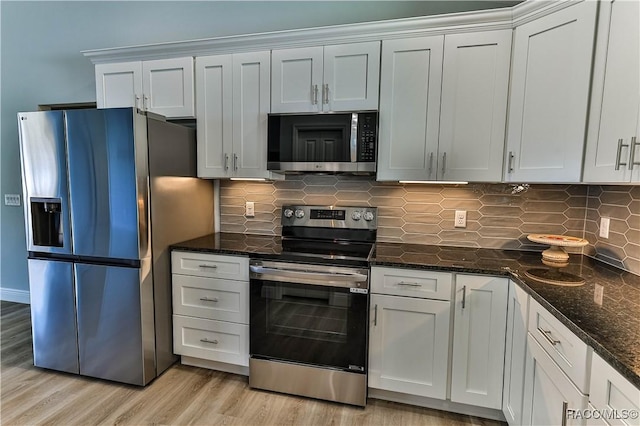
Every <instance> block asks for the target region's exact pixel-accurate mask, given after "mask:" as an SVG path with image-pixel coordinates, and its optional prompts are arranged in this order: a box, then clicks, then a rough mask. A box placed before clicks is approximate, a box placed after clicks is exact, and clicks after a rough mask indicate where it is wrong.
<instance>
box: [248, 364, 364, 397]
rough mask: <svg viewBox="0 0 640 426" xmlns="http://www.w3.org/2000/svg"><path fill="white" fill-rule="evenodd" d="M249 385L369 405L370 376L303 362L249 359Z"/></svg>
mask: <svg viewBox="0 0 640 426" xmlns="http://www.w3.org/2000/svg"><path fill="white" fill-rule="evenodd" d="M249 370H250V372H251V373H250V375H249V386H251V387H252V388H258V389H266V390H271V391H275V392H283V393H288V394H293V395H301V396H308V397H310V398H318V399H325V400H328V401H337V402H343V403H345V404H352V405H360V406H363V407H364V406H365V405H366V403H367V376H366V374H354V373H349V372H345V371H340V370H332V369H328V368H318V367H312V366H308V365H303V364H294V363H287V362H273V361H266V360H262V359H255V358H251V359H250V360H249Z"/></svg>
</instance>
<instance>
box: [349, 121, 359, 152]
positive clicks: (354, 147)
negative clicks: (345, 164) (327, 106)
mask: <svg viewBox="0 0 640 426" xmlns="http://www.w3.org/2000/svg"><path fill="white" fill-rule="evenodd" d="M350 141H351V143H350V146H351V162H352V163H355V162H357V161H358V113H355V112H354V113H352V114H351V139H350Z"/></svg>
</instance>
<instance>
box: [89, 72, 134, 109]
mask: <svg viewBox="0 0 640 426" xmlns="http://www.w3.org/2000/svg"><path fill="white" fill-rule="evenodd" d="M141 100H142V62H140V61H136V62H121V63H115V64H98V65H96V104H97V106H98V108H121V107H122V108H123V107H136V108H142V102H141Z"/></svg>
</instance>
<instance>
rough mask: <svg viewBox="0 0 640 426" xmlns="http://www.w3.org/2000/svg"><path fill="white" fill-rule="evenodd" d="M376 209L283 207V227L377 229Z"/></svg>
mask: <svg viewBox="0 0 640 426" xmlns="http://www.w3.org/2000/svg"><path fill="white" fill-rule="evenodd" d="M377 219H378V209H377V208H376V207H343V206H282V226H308V227H325V228H350V229H377V227H378V223H377V222H378V220H377Z"/></svg>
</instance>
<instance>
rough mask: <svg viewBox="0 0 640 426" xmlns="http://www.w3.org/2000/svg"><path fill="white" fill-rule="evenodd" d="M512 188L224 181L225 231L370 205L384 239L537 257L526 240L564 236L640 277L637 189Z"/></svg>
mask: <svg viewBox="0 0 640 426" xmlns="http://www.w3.org/2000/svg"><path fill="white" fill-rule="evenodd" d="M513 190H514V185H510V184H470V185H456V186H450V185H412V184H406V185H402V184H394V183H382V182H376V181H374V180H371V179H370V178H366V177H358V176H330V175H297V176H296V175H294V176H287V179H286V180H284V181H277V182H265V183H262V182H250V181H221V183H220V216H221V217H220V230H221V231H223V232H239V233H249V234H265V235H280V233H281V229H280V211H281V206H283V205H286V204H307V205H343V206H347V205H348V206H373V207H377V208H378V240H379V241H385V242H405V243H417V244H437V245H446V246H465V247H481V248H499V249H519V250H536V251H539V250H542V249H544V248H545V247H543V246H540V245H539V244H535V243H532V242H530V241H529V240H527V235H528V234H531V233H552V234H566V235H572V236H577V237H584V238H587V239H588V240H589V242H590V245H589V246H587V247H585V249H584V253H585V254H589V255H592V256H594V255H597V256H598V257H601V256H600V254H601V253H602V254H604V253H606V257H603V260H605V261H607V262H609V263H614V264H616V265H618V266H623V267H624V268H625V269H627V270H629V271H631V272H634V273H638V274H640V245H638V239H637V237H638V234H640V227H639V226H638V223H640V206H639V203H640V187H638V186H615V187H604V186H602V187H601V186H586V185H531V187H530V188H529V189H528V190H526V191H523V192H520V193H513V192H514V191H513ZM246 201H253V202H254V203H255V217H253V218H246V217H245V216H244V205H245V202H246ZM622 204H624V206H622ZM619 207H623V208H619ZM456 210H466V211H467V227H466V228H455V227H454V226H453V217H454V213H455V211H456ZM632 212H633V214H632ZM600 215H607V216H609V217H611V234H610V238H609V239H608V240H602V239H598V237H597V234H598V230H597V225H599V217H600ZM623 216H624V217H623ZM625 221H626V223H627V224H628V228H629V229H628V230H626V228H625V227H624V225H623V223H624V222H625ZM594 224H595V225H596V228H594ZM634 238H635V239H634ZM576 252H580V249H577V251H574V253H576Z"/></svg>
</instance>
